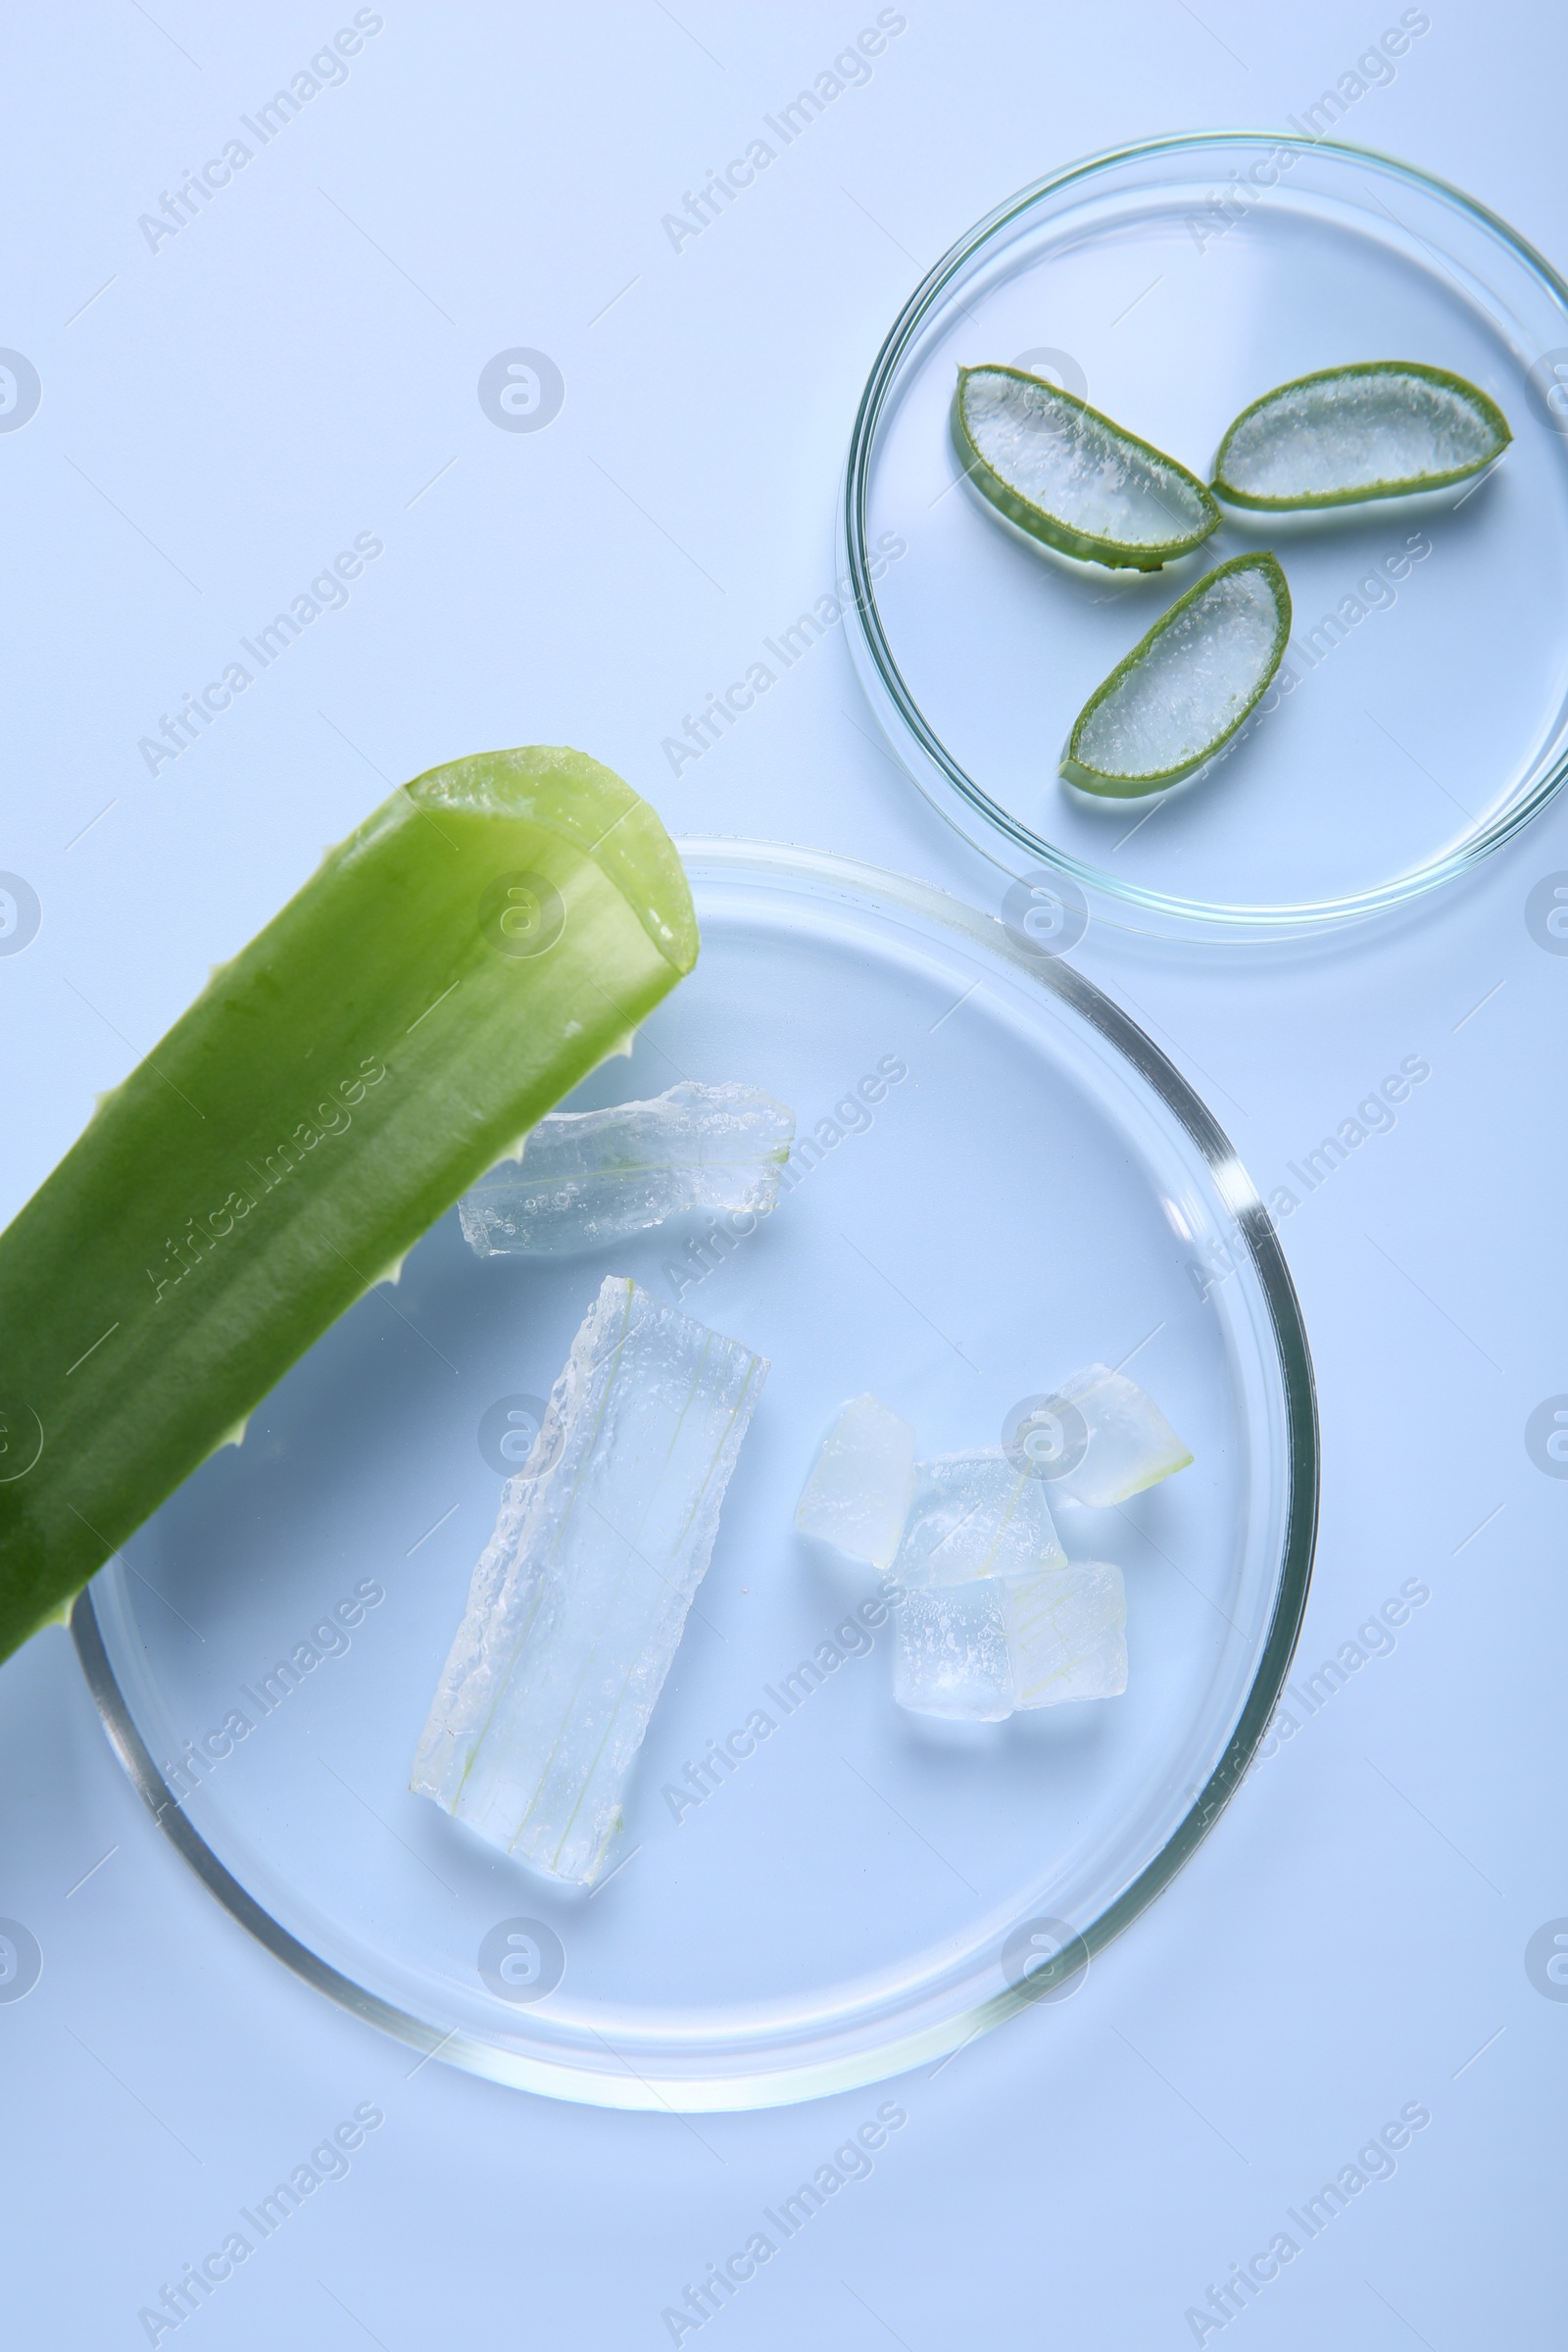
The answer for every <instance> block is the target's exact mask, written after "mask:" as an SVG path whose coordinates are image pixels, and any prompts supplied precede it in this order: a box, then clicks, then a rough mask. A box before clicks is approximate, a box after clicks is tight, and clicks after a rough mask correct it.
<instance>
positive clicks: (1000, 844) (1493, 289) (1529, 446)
mask: <svg viewBox="0 0 1568 2352" xmlns="http://www.w3.org/2000/svg"><path fill="white" fill-rule="evenodd" d="M1368 359H1399V360H1420V361H1425V362H1431V363H1435V364H1437V365H1439V366H1442V367H1445V368H1450V369H1453V370H1454V371H1456V372H1457V373H1459V374H1460V375H1463V376H1465V377H1467V378H1469V379H1470V380H1471V381H1472V382H1475V383H1477V384H1479V385H1481V386H1483V387H1484V388H1485V389H1486V390H1487V391H1489V392H1490V393H1491V394H1492V395H1493V396H1494V398H1495V400H1496V401H1497V402H1498V403H1499V404H1500V406H1501V408H1502V410H1503V412H1504V414H1505V416H1506V417H1507V418H1508V420H1509V422H1510V424H1511V426H1512V429H1513V434H1514V440H1513V444H1512V446H1511V447H1510V448H1509V449H1508V451H1507V452H1506V454H1505V456H1504V458H1503V459H1502V461H1501V463H1500V465H1499V466H1497V467H1496V468H1495V470H1494V471H1493V472H1492V473H1490V474H1489V475H1487V476H1486V477H1485V478H1484V479H1483V480H1482V482H1481V483H1480V485H1479V486H1477V485H1476V484H1474V483H1471V484H1461V485H1459V486H1458V487H1457V488H1453V489H1450V490H1448V491H1446V492H1444V493H1441V494H1432V495H1431V496H1430V497H1429V498H1428V499H1426V500H1422V501H1418V502H1408V501H1391V500H1384V501H1377V502H1374V503H1372V504H1369V505H1365V506H1360V507H1351V508H1347V509H1341V510H1340V511H1339V513H1338V514H1337V515H1335V514H1329V515H1323V516H1319V517H1314V518H1313V519H1312V520H1311V521H1303V520H1301V519H1298V518H1289V517H1281V516H1272V517H1271V516H1265V515H1254V516H1251V517H1248V518H1243V517H1240V516H1234V517H1233V516H1227V519H1226V520H1225V521H1224V522H1223V523H1222V524H1221V527H1220V529H1219V530H1218V531H1217V532H1216V533H1215V534H1214V535H1213V536H1212V538H1210V539H1209V540H1207V541H1206V542H1205V543H1204V544H1203V546H1202V547H1201V548H1200V549H1198V550H1197V551H1196V552H1195V553H1194V554H1193V555H1191V556H1189V557H1187V558H1186V559H1184V560H1183V561H1182V562H1181V563H1178V564H1170V565H1167V566H1166V568H1165V569H1164V570H1163V571H1160V572H1155V573H1151V574H1147V575H1144V574H1137V573H1132V572H1125V571H1123V572H1114V571H1109V570H1103V569H1100V568H1098V567H1095V566H1090V565H1075V564H1063V563H1061V562H1059V561H1057V560H1055V559H1054V558H1053V557H1051V556H1048V555H1043V554H1042V553H1040V552H1039V551H1037V550H1036V549H1035V548H1034V547H1033V546H1032V545H1031V544H1029V543H1027V542H1024V541H1023V540H1022V537H1021V535H1015V534H1013V533H1012V532H1011V531H1010V530H1009V528H1008V527H1007V526H1005V525H1004V524H1003V523H1001V522H1000V521H999V519H998V517H997V516H996V515H995V513H994V511H993V510H991V509H990V508H988V507H986V506H985V505H984V503H983V502H982V501H981V500H980V499H979V498H978V497H977V496H976V495H975V493H974V492H973V491H972V489H971V487H970V485H969V484H968V483H967V481H966V480H964V478H963V477H962V475H961V473H960V471H959V468H958V466H957V465H956V460H955V458H954V455H953V451H952V448H951V444H950V439H949V432H948V411H949V406H950V404H951V401H952V397H953V391H954V385H955V381H956V371H957V368H959V366H969V365H976V364H980V363H984V362H1002V363H1005V364H1012V365H1021V366H1023V367H1024V368H1026V369H1028V370H1030V371H1032V372H1035V373H1039V374H1043V375H1045V376H1046V377H1047V378H1048V379H1050V380H1052V381H1054V382H1056V383H1060V384H1064V385H1065V386H1066V388H1067V389H1069V390H1071V391H1074V392H1076V393H1078V394H1079V395H1080V396H1081V397H1083V398H1086V399H1087V400H1089V401H1090V402H1091V404H1092V405H1093V406H1095V407H1097V408H1100V409H1103V411H1104V412H1105V413H1106V414H1108V415H1110V416H1112V417H1115V418H1116V419H1117V420H1118V421H1119V422H1120V423H1122V424H1124V425H1125V426H1127V427H1128V428H1130V429H1131V430H1132V431H1134V432H1136V433H1138V434H1141V435H1142V436H1143V437H1144V438H1145V439H1146V440H1149V441H1152V443H1154V445H1155V446H1156V447H1157V448H1160V449H1163V450H1165V451H1167V452H1168V453H1169V454H1170V455H1171V456H1173V457H1176V458H1178V459H1180V460H1181V462H1182V463H1183V464H1184V465H1186V466H1189V467H1190V468H1191V469H1192V470H1193V471H1195V472H1197V473H1199V474H1201V475H1202V476H1203V477H1205V478H1206V477H1207V475H1208V473H1209V471H1210V470H1211V466H1212V462H1213V457H1214V453H1215V450H1216V448H1217V446H1218V443H1219V440H1220V437H1221V435H1222V433H1223V431H1224V429H1225V427H1226V425H1227V424H1228V423H1229V422H1230V420H1231V419H1232V418H1233V417H1235V416H1236V415H1237V414H1238V413H1239V412H1240V411H1241V410H1242V409H1243V408H1244V407H1246V406H1247V405H1248V404H1249V403H1250V401H1252V400H1254V399H1256V398H1257V397H1258V396H1259V395H1260V394H1262V393H1264V392H1266V391H1268V390H1270V389H1271V388H1273V387H1274V386H1275V385H1278V384H1282V383H1285V382H1288V381H1290V380H1291V379H1293V378H1294V377H1297V376H1299V375H1303V374H1306V373H1309V372H1310V371H1312V370H1314V369H1317V368H1332V367H1338V366H1343V365H1347V364H1348V363H1349V362H1351V361H1353V360H1368ZM840 533H841V542H842V559H843V566H844V569H845V571H846V574H847V577H848V579H849V580H850V581H852V582H853V586H854V597H855V604H854V609H853V610H852V612H851V613H850V614H849V637H850V644H851V648H852V652H853V654H854V658H855V661H856V664H857V667H858V672H859V675H860V679H861V683H862V686H863V688H864V691H865V693H866V696H867V698H868V700H869V702H870V705H871V709H872V711H874V713H875V714H876V717H877V719H878V721H879V723H880V725H881V726H882V728H883V730H884V732H885V734H886V736H887V739H888V741H889V744H890V745H891V747H892V749H893V751H894V753H895V754H896V756H897V758H898V759H899V760H900V761H901V762H902V764H903V765H904V767H905V768H906V769H907V772H908V774H909V775H910V776H911V777H912V779H913V780H914V782H915V783H916V784H917V785H918V786H919V787H920V789H921V790H922V791H923V792H924V793H925V794H926V795H927V797H928V798H929V799H930V800H931V801H932V802H933V803H934V804H935V805H936V807H937V808H938V809H940V810H941V811H942V812H943V814H944V815H945V816H947V817H948V818H949V819H950V820H951V821H952V822H953V824H954V825H956V827H957V829H958V830H959V831H960V832H961V833H962V834H963V835H964V836H965V837H966V838H967V839H968V840H969V841H970V842H972V843H973V844H974V845H975V846H976V847H978V848H979V849H981V850H982V851H983V852H985V853H986V854H987V855H988V856H989V857H991V858H994V859H996V860H997V861H998V862H999V863H1002V864H1004V865H1006V866H1008V867H1009V868H1010V869H1011V870H1013V871H1014V872H1017V871H1020V870H1022V869H1023V868H1025V867H1031V866H1033V867H1045V868H1049V869H1054V872H1055V873H1057V874H1058V875H1059V876H1061V877H1062V878H1063V881H1064V882H1065V883H1066V884H1068V885H1070V887H1069V889H1068V891H1067V898H1068V902H1069V904H1071V903H1072V900H1073V894H1074V892H1081V893H1082V894H1083V895H1084V897H1085V898H1086V899H1087V901H1088V903H1089V905H1090V906H1091V907H1093V908H1094V910H1095V912H1096V915H1097V917H1098V919H1100V920H1102V921H1106V922H1109V923H1112V924H1114V925H1118V926H1121V927H1123V928H1125V929H1130V930H1133V931H1142V932H1150V933H1154V934H1157V935H1161V936H1166V937H1172V936H1174V937H1178V938H1180V937H1198V938H1206V939H1209V940H1214V939H1229V940H1237V939H1248V938H1252V939H1285V938H1294V937H1300V936H1303V935H1308V934H1312V933H1315V932H1321V931H1322V930H1323V929H1324V928H1325V927H1326V926H1331V925H1334V924H1343V923H1346V922H1349V921H1355V920H1360V919H1364V918H1366V917H1369V916H1372V915H1376V914H1379V913H1382V912H1384V911H1386V910H1388V909H1391V908H1394V907H1398V906H1401V905H1403V904H1405V903H1407V902H1408V901H1410V900H1412V899H1413V898H1415V897H1417V896H1418V895H1419V894H1421V893H1422V892H1425V891H1427V890H1429V889H1431V888H1433V887H1434V886H1435V885H1437V884H1440V883H1443V882H1445V881H1447V880H1449V879H1451V878H1453V877H1454V876H1456V875H1458V874H1461V873H1463V872H1464V871H1465V870H1466V869H1467V868H1469V867H1470V866H1472V865H1474V864H1475V863H1476V862H1477V860H1478V859H1480V858H1484V857H1485V856H1487V854H1488V853H1489V852H1490V851H1492V850H1494V849H1495V848H1497V847H1498V845H1499V844H1500V843H1502V842H1504V841H1506V840H1508V839H1509V838H1510V837H1511V836H1512V835H1513V834H1514V833H1516V832H1517V831H1518V830H1519V828H1520V827H1521V826H1522V825H1524V824H1527V823H1528V822H1529V820H1530V818H1531V817H1532V816H1533V815H1534V814H1535V813H1536V811H1537V810H1538V809H1541V808H1542V807H1543V806H1544V803H1545V802H1546V801H1547V800H1548V799H1549V798H1550V797H1551V796H1552V794H1554V793H1555V792H1556V791H1557V789H1558V787H1559V786H1560V784H1561V783H1562V780H1563V777H1564V774H1565V773H1568V632H1565V630H1564V627H1563V620H1562V615H1563V613H1564V611H1565V609H1568V287H1565V286H1564V284H1563V281H1562V279H1561V278H1560V277H1559V276H1558V275H1557V273H1556V272H1555V270H1552V269H1551V268H1550V267H1549V266H1548V264H1547V263H1546V262H1544V260H1543V259H1542V257H1541V256H1540V255H1539V254H1538V253H1536V252H1534V251H1533V250H1532V248H1531V247H1530V246H1529V245H1528V244H1526V243H1525V242H1524V240H1523V239H1522V238H1520V237H1519V236H1517V235H1516V234H1515V233H1514V231H1513V230H1512V229H1510V228H1509V227H1508V226H1507V225H1506V223H1505V222H1503V221H1499V220H1497V219H1496V218H1495V216H1494V215H1492V214H1491V213H1488V212H1487V211H1485V210H1484V209H1483V208H1482V207H1481V206H1479V205H1477V204H1475V203H1473V202H1472V201H1471V200H1470V199H1469V198H1468V197H1466V196H1463V195H1461V194H1460V193H1459V192H1458V191H1457V190H1456V189H1453V188H1450V187H1446V186H1445V185H1444V184H1443V183H1442V182H1441V181H1439V180H1436V179H1432V178H1429V177H1428V176H1427V175H1426V174H1424V173H1423V172H1416V171H1413V170H1411V169H1410V168H1409V167H1408V166H1405V165H1402V164H1399V163H1396V162H1393V161H1391V160H1390V159H1389V158H1387V157H1385V156H1379V155H1373V154H1369V153H1366V152H1364V151H1363V150H1361V149H1358V148H1353V147H1348V146H1344V145H1341V144H1338V143H1336V142H1335V141H1333V140H1330V139H1312V138H1310V137H1307V136H1302V137H1281V136H1279V135H1277V134H1275V133H1272V132H1258V131H1235V132H1230V131H1215V132H1208V133H1202V134H1195V135H1192V136H1183V137H1173V138H1163V139H1157V140H1153V141H1151V142H1149V143H1147V144H1144V145H1140V146H1137V147H1132V148H1126V149H1121V150H1118V151H1117V152H1115V153H1113V154H1108V155H1102V156H1097V157H1094V158H1092V159H1091V160H1089V161H1088V162H1085V163H1080V164H1075V165H1073V166H1072V167H1071V168H1070V169H1068V170H1065V171H1062V172H1055V173H1054V174H1053V175H1052V176H1051V177H1050V178H1048V179H1045V180H1042V181H1040V182H1039V183H1038V184H1037V185H1035V186H1034V187H1031V188H1028V189H1025V190H1024V191H1023V193H1022V194H1021V195H1018V196H1015V197H1013V198H1011V199H1009V201H1008V202H1007V203H1006V204H1004V205H1002V206H1000V207H999V208H998V210H997V211H996V212H994V213H993V214H991V215H990V216H989V217H988V218H987V219H986V220H984V221H981V222H980V223H979V224H978V225H977V226H976V227H975V228H973V229H972V230H970V232H969V233H968V234H967V235H966V236H964V237H962V238H960V239H959V241H958V242H957V244H956V245H955V246H954V247H953V249H952V250H951V252H949V253H948V254H947V255H945V256H944V258H943V259H942V261H940V262H939V263H938V264H937V266H936V267H935V269H933V270H931V272H930V274H929V275H928V276H927V277H926V278H925V280H924V281H923V283H922V284H921V285H920V286H919V287H918V288H917V289H916V290H915V292H914V293H913V294H912V295H911V296H910V298H909V300H908V302H907V304H906V306H905V308H904V310H903V312H902V313H901V314H900V316H899V318H898V319H897V320H896V322H895V324H894V326H893V329H892V332H891V333H890V334H889V336H888V338H887V340H886V342H885V343H884V344H883V346H882V349H881V351H880V352H879V354H878V356H877V360H876V365H875V367H874V368H872V371H871V375H870V378H869V381H868V382H867V384H866V388H865V392H864V394H863V397H862V399H861V402H860V407H859V412H858V417H857V418H856V423H855V431H854V436H853V439H852V443H851V448H850V456H849V463H848V468H847V474H846V481H845V488H844V494H843V499H842V504H841V513H840ZM1258 548H1272V549H1273V550H1274V552H1275V554H1276V555H1277V556H1278V557H1279V558H1280V561H1281V562H1282V564H1284V566H1285V570H1286V574H1287V577H1288V579H1289V582H1290V587H1291V594H1292V599H1293V604H1294V610H1295V628H1294V632H1293V637H1292V643H1291V649H1290V652H1289V654H1288V655H1287V657H1286V662H1285V664H1284V667H1283V669H1282V671H1281V674H1280V677H1279V679H1278V681H1277V682H1276V685H1275V687H1274V689H1272V690H1271V692H1270V693H1269V694H1268V695H1267V696H1265V698H1264V701H1263V703H1262V705H1261V706H1260V709H1259V711H1257V712H1256V713H1255V714H1254V716H1253V718H1252V720H1251V721H1250V725H1249V728H1248V730H1247V733H1246V736H1245V738H1244V739H1242V740H1240V741H1239V742H1238V743H1237V744H1236V745H1235V746H1234V747H1233V749H1232V750H1231V752H1230V753H1229V755H1228V756H1226V757H1224V758H1223V759H1222V760H1221V761H1220V762H1218V763H1216V764H1215V765H1214V766H1213V767H1212V768H1211V769H1210V770H1209V771H1207V772H1206V773H1204V774H1201V775H1200V776H1199V777H1196V778H1194V779H1192V780H1191V781H1190V782H1189V783H1187V784H1185V785H1182V786H1178V787H1177V788H1175V789H1174V790H1172V791H1170V792H1167V793H1165V794H1162V795H1156V796H1152V797H1150V798H1147V799H1142V800H1137V801H1095V800H1093V799H1091V798H1090V797H1089V796H1087V795H1084V794H1080V793H1077V792H1074V791H1072V790H1071V789H1070V788H1069V787H1068V786H1066V785H1065V784H1064V783H1063V782H1062V781H1061V779H1060V778H1059V776H1058V774H1057V772H1056V767H1057V761H1058V759H1059V757H1060V752H1061V748H1062V745H1063V743H1064V742H1065V740H1066V736H1067V733H1068V730H1069V728H1070V726H1071V724H1072V721H1073V719H1074V717H1075V716H1076V714H1077V712H1078V711H1080V710H1081V708H1082V707H1083V705H1084V703H1085V702H1086V701H1087V699H1088V697H1089V695H1090V693H1091V692H1092V691H1093V689H1094V688H1095V686H1096V685H1097V684H1098V683H1099V682H1100V681H1101V680H1102V679H1103V677H1105V676H1106V675H1107V674H1108V672H1109V671H1110V670H1111V669H1112V668H1113V667H1114V666H1115V664H1116V663H1117V662H1119V661H1120V660H1121V659H1122V657H1123V656H1124V655H1125V654H1126V653H1128V652H1129V651H1130V650H1131V648H1132V646H1133V645H1134V644H1135V643H1136V642H1137V640H1138V639H1139V638H1140V637H1141V636H1142V635H1143V633H1144V632H1145V630H1146V629H1148V628H1149V627H1150V626H1151V625H1152V622H1153V621H1154V620H1155V619H1156V618H1157V617H1158V615H1159V614H1160V613H1162V612H1164V611H1165V609H1166V608H1167V607H1168V606H1169V605H1170V604H1171V603H1172V602H1173V601H1174V600H1175V598H1176V597H1177V595H1179V594H1180V593H1181V592H1182V590H1183V589H1185V588H1187V587H1189V586H1191V585H1192V583H1193V582H1194V580H1195V579H1197V578H1199V577H1201V574H1202V572H1203V571H1205V570H1206V569H1207V568H1208V567H1209V566H1210V565H1211V564H1216V563H1219V562H1221V561H1222V560H1224V559H1225V558H1227V557H1230V556H1235V555H1239V554H1241V553H1243V552H1245V551H1248V550H1252V549H1258Z"/></svg>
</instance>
